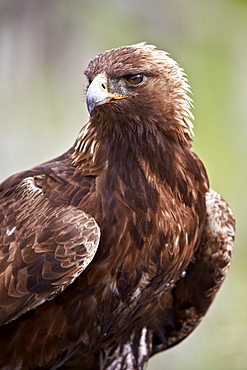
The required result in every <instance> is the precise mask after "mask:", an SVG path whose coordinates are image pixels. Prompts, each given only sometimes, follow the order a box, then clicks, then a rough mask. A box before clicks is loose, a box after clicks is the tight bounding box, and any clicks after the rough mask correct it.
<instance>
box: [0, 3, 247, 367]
mask: <svg viewBox="0 0 247 370" xmlns="http://www.w3.org/2000/svg"><path fill="white" fill-rule="evenodd" d="M246 35H247V2H246V1H245V0H242V1H241V0H238V1H233V0H232V1H230V0H217V1H213V0H205V1H198V0H174V1H168V0H153V1H148V0H135V1H132V0H125V1H121V0H115V1H111V0H105V1H104V2H101V1H99V0H93V1H86V0H81V1H79V0H70V1H68V0H42V1H41V0H39V1H38V0H36V1H34V0H11V1H9V0H1V2H0V50H1V53H0V81H1V84H0V107H1V109H0V129H1V146H0V179H1V180H3V179H4V178H5V177H7V176H8V175H10V174H12V173H13V172H16V171H20V170H24V169H25V168H29V167H31V166H34V165H35V164H38V163H41V162H43V161H46V160H48V159H50V158H52V157H54V156H57V155H59V154H60V153H62V152H63V151H65V150H66V149H67V148H68V147H69V146H70V145H71V144H72V142H73V140H74V139H75V137H76V135H77V132H78V131H79V129H80V127H81V126H82V125H83V124H84V123H85V122H86V120H87V112H86V109H85V104H84V100H85V95H84V87H83V84H84V83H85V80H84V77H83V68H85V66H86V64H87V62H88V61H89V60H90V59H91V58H92V57H93V56H95V55H96V54H97V53H98V52H100V51H103V50H105V49H110V48H112V47H117V46H121V45H125V44H131V43H135V42H139V41H144V40H145V41H147V42H148V43H153V44H156V45H157V46H158V47H159V48H160V49H164V50H167V51H168V52H169V53H170V54H171V56H172V57H173V58H174V59H176V60H177V61H178V62H179V63H180V65H181V66H183V68H184V70H185V72H186V74H187V75H188V78H189V82H190V85H191V86H192V91H193V99H194V106H195V108H194V109H193V114H194V115H195V133H196V136H195V140H194V150H195V151H196V152H197V153H198V155H199V156H200V157H201V158H202V160H203V162H204V164H205V166H206V168H207V170H208V173H209V177H210V181H211V186H212V187H213V188H215V190H217V191H218V192H220V193H221V194H222V195H223V196H224V197H225V198H226V199H227V200H228V202H229V203H230V205H231V206H232V209H233V211H234V213H235V215H236V218H237V227H238V228H237V240H236V248H235V253H234V258H233V263H232V267H231V270H230V274H229V276H228V278H227V281H226V282H225V284H224V286H223V288H222V289H221V291H220V292H219V294H218V296H217V298H216V301H215V302H214V304H213V305H212V308H211V309H210V311H209V313H208V315H207V316H206V318H205V319H204V321H203V323H202V324H201V325H200V326H199V328H197V329H196V330H195V332H194V333H193V334H191V335H190V337H189V338H188V339H187V340H185V341H184V342H182V343H181V344H180V345H178V346H177V347H175V348H174V349H171V350H169V351H167V352H164V353H162V354H160V355H158V356H156V357H155V358H154V359H152V360H151V361H150V362H149V365H148V370H151V369H156V370H161V369H169V370H187V369H190V370H191V369H197V370H208V369H213V370H221V369H224V370H228V369H229V370H230V369H231V370H232V369H246V367H247V365H246V364H247V344H246V340H245V333H246V331H247V296H246V276H247V273H246V268H245V263H246V257H247V256H246V250H245V249H244V247H245V245H244V244H245V241H246V237H247V235H246V234H247V228H246V226H245V217H246V208H247V201H246V188H245V186H246V183H247V166H246V158H247V145H246V138H247V125H246V122H247V104H246V100H247V74H246V66H247V48H246Z"/></svg>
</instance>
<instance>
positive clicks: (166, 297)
mask: <svg viewBox="0 0 247 370" xmlns="http://www.w3.org/2000/svg"><path fill="white" fill-rule="evenodd" d="M85 74H86V76H87V78H88V81H89V86H88V89H87V105H88V109H89V112H90V115H91V116H90V119H89V122H88V123H87V124H86V125H85V126H84V127H83V128H82V130H81V132H80V134H79V136H78V138H77V140H76V141H75V144H74V145H73V146H72V148H71V149H70V150H69V151H68V152H66V153H65V154H64V155H62V156H60V157H58V158H56V159H54V160H51V161H49V162H47V163H44V164H42V165H40V166H37V167H35V168H33V169H31V170H28V171H25V172H21V173H19V174H16V175H14V176H12V177H10V178H9V179H7V180H6V181H5V182H3V183H2V185H1V187H0V225H1V226H0V246H1V249H0V259H1V260H0V261H1V262H0V324H1V328H0V367H1V368H4V369H38V368H40V369H58V368H62V369H69V368H70V369H99V368H100V369H108V370H110V369H112V370H113V369H142V368H143V366H144V364H145V362H146V361H147V360H148V358H149V357H150V356H152V355H153V354H155V353H157V352H159V351H162V350H164V349H166V348H169V347H171V346H173V345H175V344H176V343H178V342H179V341H181V340H182V339H183V338H185V337H186V336H187V335H188V334H189V333H190V332H191V331H192V330H193V329H194V328H195V327H196V325H197V324H198V323H199V321H200V320H201V319H202V317H203V316H204V315H205V313H206V311H207V309H208V307H209V306H210V304H211V302H212V300H213V298H214V296H215V294H216V292H217V291H218V289H219V287H220V285H221V283H222V281H223V280H224V277H225V275H226V273H227V270H228V268H229V265H230V259H231V252H232V247H233V239H234V217H233V215H232V212H231V210H230V209H229V207H228V205H227V204H226V202H225V201H224V200H223V199H222V198H221V197H220V196H219V195H218V194H217V193H216V192H214V191H213V190H210V189H209V185H208V179H207V175H206V172H205V169H204V166H203V164H202V163H201V161H200V160H199V158H198V157H197V156H196V155H195V154H194V153H193V152H192V150H191V131H192V125H191V123H190V120H189V118H190V111H189V108H190V101H189V98H188V97H187V94H186V91H187V90H188V85H187V83H186V80H185V77H184V75H183V72H182V71H181V69H180V68H179V67H178V65H177V64H176V63H175V62H174V61H173V60H172V59H171V58H169V57H168V55H167V54H166V53H165V52H163V51H158V50H156V49H155V48H154V47H153V46H149V45H145V44H144V43H141V44H137V45H133V46H126V47H121V48H118V49H115V50H110V51H107V52H104V53H101V54H99V55H98V56H97V57H96V58H94V59H93V60H92V61H91V62H90V63H89V65H88V67H87V68H86V71H85Z"/></svg>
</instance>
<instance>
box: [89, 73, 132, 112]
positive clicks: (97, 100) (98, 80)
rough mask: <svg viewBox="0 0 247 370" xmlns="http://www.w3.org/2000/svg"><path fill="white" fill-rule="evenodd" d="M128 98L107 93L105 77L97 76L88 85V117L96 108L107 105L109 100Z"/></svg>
mask: <svg viewBox="0 0 247 370" xmlns="http://www.w3.org/2000/svg"><path fill="white" fill-rule="evenodd" d="M124 98H128V96H122V95H117V94H114V93H110V92H109V91H108V81H107V78H106V76H105V75H103V74H99V75H98V76H96V77H95V78H94V80H93V81H92V82H91V84H90V85H89V88H88V90H87V95H86V103H87V109H88V112H89V114H90V116H92V115H93V110H94V108H95V107H96V106H98V105H102V104H106V103H109V102H110V101H111V100H117V99H124Z"/></svg>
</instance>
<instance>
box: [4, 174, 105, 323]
mask: <svg viewBox="0 0 247 370" xmlns="http://www.w3.org/2000/svg"><path fill="white" fill-rule="evenodd" d="M2 194H3V196H1V191H0V325H4V324H6V323H8V322H10V321H12V320H14V319H16V318H17V317H19V316H20V315H22V314H23V313H25V312H26V311H28V310H30V309H33V308H35V307H37V306H39V305H40V304H42V303H43V302H44V301H45V300H50V299H53V298H54V297H55V296H56V295H57V294H58V293H60V292H62V291H63V290H64V289H65V288H66V287H67V286H68V285H69V284H71V283H72V282H73V281H74V280H75V279H76V277H77V276H78V275H79V274H80V273H81V272H82V271H83V270H84V269H85V268H86V267H87V266H88V264H89V263H90V262H91V261H92V259H93V257H94V255H95V253H96V250H97V247H98V244H99V239H100V230H99V227H98V225H97V223H96V221H95V220H94V218H92V217H91V216H89V215H87V214H86V213H84V212H83V211H81V210H79V209H78V208H76V207H73V206H71V205H69V204H59V205H58V206H54V205H52V204H51V202H50V201H49V199H48V197H47V195H46V193H45V191H43V190H42V188H39V187H37V186H36V185H35V182H34V178H33V177H27V178H25V179H23V180H22V181H20V182H19V183H18V184H16V185H14V186H13V185H12V186H10V187H8V186H5V188H4V187H3V189H2Z"/></svg>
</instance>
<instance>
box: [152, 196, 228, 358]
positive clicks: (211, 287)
mask: <svg viewBox="0 0 247 370" xmlns="http://www.w3.org/2000/svg"><path fill="white" fill-rule="evenodd" d="M206 210H207V214H206V223H205V227H204V230H203V235H202V239H201V242H200V244H199V247H198V249H197V251H196V253H195V255H194V257H193V258H192V260H191V262H190V264H189V266H188V267H187V269H186V271H185V272H184V273H183V275H182V277H181V278H180V279H179V280H178V281H177V283H176V285H175V287H174V288H173V290H172V292H171V293H172V301H173V304H172V306H173V308H172V311H171V312H172V314H171V315H170V316H169V318H167V316H164V315H163V314H161V316H160V322H162V323H163V325H162V324H161V325H160V328H159V329H158V330H157V331H156V334H157V335H158V337H159V338H160V339H161V341H159V340H158V342H157V344H156V345H154V347H153V353H152V354H154V353H157V352H160V351H162V350H164V349H167V348H169V347H172V346H174V345H176V344H177V343H179V342H180V341H182V340H183V339H184V338H185V337H187V336H188V335H189V334H190V333H191V331H192V330H193V329H195V327H196V326H197V325H198V324H199V323H200V321H201V320H202V318H203V317H204V315H205V314H206V312H207V310H208V308H209V307H210V305H211V303H212V301H213V299H214V298H215V295H216V293H217V292H218V290H219V288H220V286H221V284H222V283H223V281H224V279H225V277H226V274H227V272H228V269H229V267H230V262H231V256H232V250H233V242H234V236H235V219H234V216H233V213H232V211H231V209H230V208H229V206H228V204H227V203H226V202H225V200H224V199H223V198H222V197H221V196H220V195H219V194H218V193H216V192H215V191H214V190H212V189H210V191H209V192H208V193H207V194H206ZM164 299H165V300H166V299H167V297H166V296H164ZM161 305H162V302H161ZM165 315H167V314H165Z"/></svg>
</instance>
